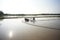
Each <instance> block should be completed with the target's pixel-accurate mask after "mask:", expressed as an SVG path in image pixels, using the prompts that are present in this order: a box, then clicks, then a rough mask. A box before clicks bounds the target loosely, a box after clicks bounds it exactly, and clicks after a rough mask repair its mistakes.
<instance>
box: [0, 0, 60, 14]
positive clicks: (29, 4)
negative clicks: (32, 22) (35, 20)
mask: <svg viewBox="0 0 60 40" xmlns="http://www.w3.org/2000/svg"><path fill="white" fill-rule="evenodd" d="M0 10H2V11H3V12H4V13H11V14H12V13H13V14H14V13H15V14H17V13H24V14H25V13H26V14H27V13H29V14H30V13H60V0H0Z"/></svg>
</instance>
